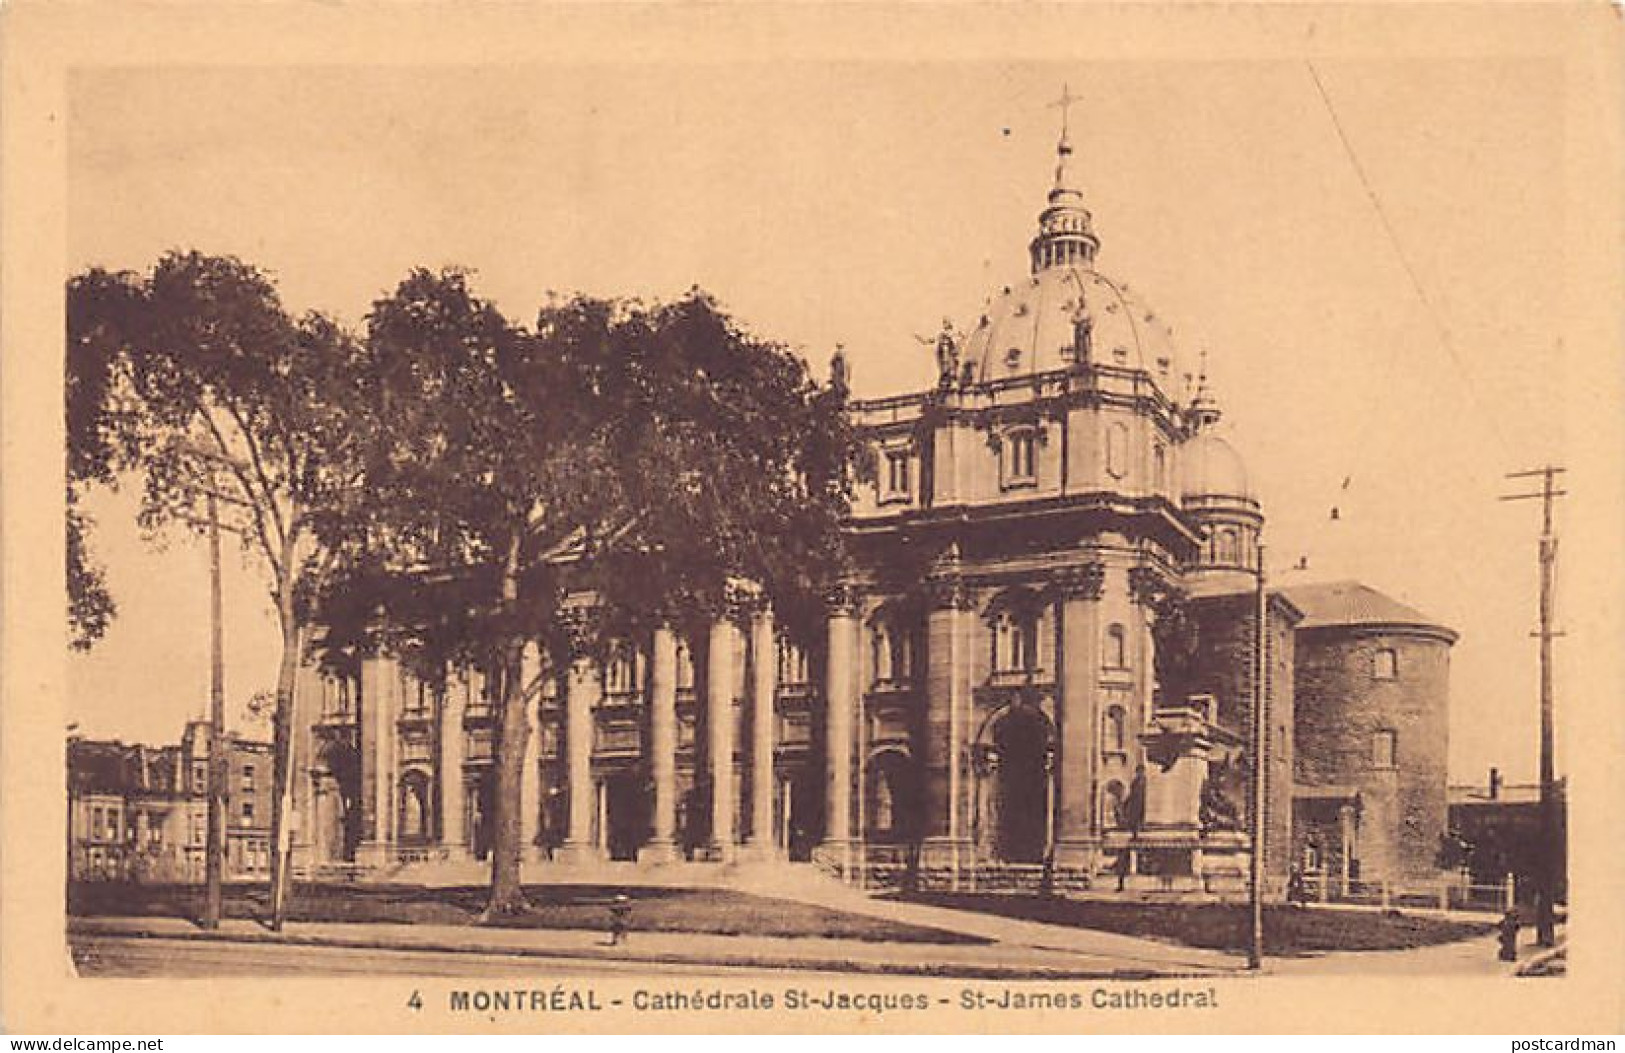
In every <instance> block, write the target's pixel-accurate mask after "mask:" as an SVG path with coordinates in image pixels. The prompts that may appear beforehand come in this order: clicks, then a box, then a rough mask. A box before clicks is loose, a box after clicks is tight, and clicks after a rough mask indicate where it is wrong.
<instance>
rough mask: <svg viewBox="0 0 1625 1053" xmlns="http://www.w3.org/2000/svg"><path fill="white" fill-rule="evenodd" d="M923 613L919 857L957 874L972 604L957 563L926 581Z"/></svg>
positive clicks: (964, 804)
mask: <svg viewBox="0 0 1625 1053" xmlns="http://www.w3.org/2000/svg"><path fill="white" fill-rule="evenodd" d="M928 589H929V596H930V600H931V610H930V613H929V614H927V616H926V669H925V692H926V717H925V734H924V736H923V737H922V739H921V743H920V745H921V761H922V771H921V774H922V776H923V794H922V797H921V805H922V807H923V809H924V812H925V814H924V817H923V823H922V824H921V832H922V834H923V836H924V838H925V842H924V845H923V850H922V858H923V861H924V862H926V863H929V864H931V865H946V866H948V867H949V868H950V869H951V870H952V872H953V873H954V874H955V875H957V873H958V866H959V863H960V858H961V856H962V855H963V854H964V849H965V848H966V847H967V843H968V842H967V839H968V837H969V834H970V831H969V829H968V825H967V823H966V822H965V821H964V820H965V815H966V813H967V812H968V811H969V810H970V807H969V806H970V804H971V802H970V793H971V788H970V787H969V786H968V785H967V780H966V779H965V774H966V773H965V765H964V758H965V751H966V749H967V748H968V746H969V743H968V742H967V736H968V735H969V734H970V732H969V730H968V729H967V728H966V726H965V725H966V723H967V714H968V712H969V708H970V681H971V668H972V666H971V646H972V643H971V633H970V626H971V621H970V619H971V608H972V606H973V603H972V599H971V595H970V592H969V590H968V589H967V588H966V587H965V583H964V581H963V580H962V579H961V578H960V576H959V571H958V567H957V565H951V566H949V567H947V568H944V569H942V570H939V571H938V572H937V573H936V574H935V575H934V576H933V577H932V579H931V580H930V582H929V583H928Z"/></svg>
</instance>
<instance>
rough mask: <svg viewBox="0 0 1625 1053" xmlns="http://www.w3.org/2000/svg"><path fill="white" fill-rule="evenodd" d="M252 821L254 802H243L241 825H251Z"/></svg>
mask: <svg viewBox="0 0 1625 1053" xmlns="http://www.w3.org/2000/svg"><path fill="white" fill-rule="evenodd" d="M253 821H254V802H253V801H244V802H243V823H244V825H247V824H248V823H252V822H253Z"/></svg>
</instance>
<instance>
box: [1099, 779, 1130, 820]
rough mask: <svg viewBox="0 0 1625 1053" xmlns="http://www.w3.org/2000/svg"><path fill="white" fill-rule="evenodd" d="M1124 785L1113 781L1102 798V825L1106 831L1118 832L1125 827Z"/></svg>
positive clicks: (1108, 784) (1107, 786) (1107, 785)
mask: <svg viewBox="0 0 1625 1053" xmlns="http://www.w3.org/2000/svg"><path fill="white" fill-rule="evenodd" d="M1123 797H1124V790H1123V784H1122V783H1120V782H1118V781H1117V780H1116V779H1113V780H1112V781H1111V782H1109V783H1107V784H1106V792H1105V793H1104V794H1102V795H1101V798H1100V825H1101V827H1102V828H1103V829H1106V830H1118V829H1121V828H1122V826H1123Z"/></svg>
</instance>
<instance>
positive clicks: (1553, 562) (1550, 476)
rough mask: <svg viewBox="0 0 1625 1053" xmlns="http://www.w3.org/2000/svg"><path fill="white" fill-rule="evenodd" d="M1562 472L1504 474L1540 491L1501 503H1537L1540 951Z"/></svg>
mask: <svg viewBox="0 0 1625 1053" xmlns="http://www.w3.org/2000/svg"><path fill="white" fill-rule="evenodd" d="M1565 470H1566V469H1563V468H1557V467H1554V466H1552V465H1546V466H1545V467H1542V468H1536V469H1533V470H1530V471H1526V472H1508V473H1507V478H1508V479H1528V478H1532V477H1535V476H1539V477H1540V480H1541V487H1540V490H1539V491H1537V492H1535V493H1525V494H1508V495H1505V496H1503V497H1502V498H1501V500H1503V501H1527V500H1532V499H1534V498H1539V499H1540V502H1541V530H1540V629H1539V631H1538V632H1535V633H1532V634H1531V635H1532V636H1535V637H1538V638H1539V640H1540V820H1541V823H1540V825H1541V832H1540V846H1539V847H1540V852H1539V856H1538V862H1537V864H1536V867H1537V870H1538V871H1539V873H1538V875H1537V877H1536V907H1535V911H1536V913H1535V940H1536V942H1537V943H1539V944H1540V946H1542V947H1551V946H1553V945H1554V944H1555V943H1556V942H1557V922H1556V917H1555V911H1554V907H1555V903H1554V901H1555V899H1556V897H1557V888H1558V885H1560V884H1561V883H1562V873H1561V868H1560V865H1559V860H1560V856H1561V854H1562V853H1560V851H1559V845H1558V821H1559V816H1558V810H1557V778H1556V771H1555V761H1554V759H1553V755H1552V640H1553V639H1554V638H1556V637H1558V636H1561V635H1563V634H1562V633H1559V632H1555V631H1553V629H1552V601H1553V592H1554V590H1555V587H1556V581H1555V577H1556V573H1557V534H1556V533H1555V532H1554V531H1553V529H1552V502H1553V501H1554V500H1555V499H1556V498H1559V497H1564V496H1566V495H1567V493H1568V491H1566V490H1559V489H1557V485H1556V484H1557V476H1558V475H1559V474H1561V473H1562V472H1564V471H1565Z"/></svg>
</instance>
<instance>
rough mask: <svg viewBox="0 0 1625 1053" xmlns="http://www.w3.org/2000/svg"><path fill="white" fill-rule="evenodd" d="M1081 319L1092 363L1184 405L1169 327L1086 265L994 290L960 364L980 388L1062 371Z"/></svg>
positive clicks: (1072, 355)
mask: <svg viewBox="0 0 1625 1053" xmlns="http://www.w3.org/2000/svg"><path fill="white" fill-rule="evenodd" d="M1080 307H1081V311H1080ZM1084 313H1087V316H1088V319H1089V333H1090V338H1089V345H1090V354H1089V359H1090V361H1091V362H1092V363H1094V364H1096V365H1104V366H1120V367H1123V368H1127V369H1142V370H1145V371H1146V372H1147V373H1149V374H1150V375H1151V377H1152V379H1153V380H1155V381H1156V383H1157V386H1158V387H1159V388H1161V389H1162V393H1163V394H1164V395H1166V396H1167V397H1168V398H1169V399H1171V400H1173V401H1175V402H1179V401H1182V400H1183V398H1184V396H1185V395H1186V391H1185V387H1186V380H1185V377H1184V375H1183V374H1182V373H1181V372H1180V368H1179V362H1178V359H1177V357H1176V355H1175V352H1174V343H1173V332H1172V330H1171V329H1170V328H1169V326H1168V324H1167V323H1166V322H1164V321H1163V320H1162V319H1161V318H1159V317H1158V316H1157V314H1156V312H1155V311H1153V310H1152V309H1151V307H1150V306H1149V305H1147V304H1146V303H1145V302H1144V301H1143V300H1141V299H1140V298H1139V297H1138V296H1136V295H1135V294H1134V293H1132V292H1131V291H1130V290H1129V289H1128V288H1127V287H1126V286H1124V285H1122V284H1120V283H1118V282H1114V281H1112V280H1111V279H1110V278H1107V277H1106V276H1104V275H1102V274H1100V273H1099V272H1097V271H1094V270H1091V269H1088V268H1085V267H1077V266H1072V267H1066V266H1052V267H1047V268H1045V269H1043V270H1041V271H1039V272H1038V273H1037V274H1035V275H1033V276H1032V277H1030V278H1023V279H1022V280H1021V281H1019V282H1017V283H1015V284H1013V285H1009V286H1006V287H1005V288H1003V289H1001V290H999V291H998V292H996V293H995V294H994V296H993V298H992V300H991V302H990V303H989V304H988V307H987V313H986V314H984V315H983V316H982V318H981V319H980V320H979V322H978V324H977V325H976V327H975V328H974V329H973V330H972V331H971V333H970V335H969V336H968V337H967V338H966V340H965V349H964V354H965V360H966V361H968V362H970V363H972V364H973V365H974V367H975V371H976V373H975V376H976V380H977V381H978V382H986V381H990V380H999V379H1002V378H1005V377H1014V376H1021V375H1024V374H1031V373H1042V372H1046V371H1049V370H1054V369H1063V368H1065V367H1067V366H1070V365H1072V364H1073V362H1075V361H1076V355H1077V351H1076V345H1077V342H1078V320H1079V317H1080V315H1082V314H1084Z"/></svg>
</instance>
